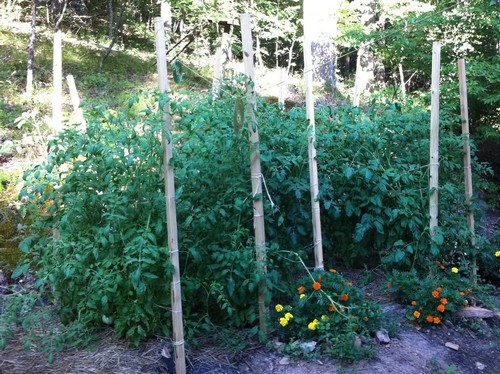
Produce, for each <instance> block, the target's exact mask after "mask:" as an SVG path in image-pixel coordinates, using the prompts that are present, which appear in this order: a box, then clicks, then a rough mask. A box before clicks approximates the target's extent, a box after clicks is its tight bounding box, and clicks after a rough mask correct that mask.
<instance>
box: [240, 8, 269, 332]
mask: <svg viewBox="0 0 500 374" xmlns="http://www.w3.org/2000/svg"><path fill="white" fill-rule="evenodd" d="M240 19H241V38H242V44H243V62H244V64H245V72H246V75H247V76H248V77H249V79H250V82H249V83H248V85H247V115H248V131H249V141H250V167H251V178H252V197H253V223H254V231H255V253H256V258H257V266H258V271H259V276H260V281H259V327H260V331H261V334H262V338H265V337H266V335H267V323H266V322H267V315H268V313H267V307H266V295H267V283H266V274H267V266H266V262H267V259H266V232H265V226H264V201H263V199H262V178H263V176H262V172H261V169H260V148H259V127H258V124H257V120H256V118H255V90H254V85H253V80H254V65H253V44H252V27H251V23H250V14H249V13H244V14H242V15H241V16H240Z"/></svg>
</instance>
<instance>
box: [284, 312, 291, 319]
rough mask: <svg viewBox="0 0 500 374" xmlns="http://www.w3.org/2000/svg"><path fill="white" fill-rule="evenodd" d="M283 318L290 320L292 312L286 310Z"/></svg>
mask: <svg viewBox="0 0 500 374" xmlns="http://www.w3.org/2000/svg"><path fill="white" fill-rule="evenodd" d="M285 318H286V320H287V321H290V320H291V319H292V318H293V314H292V313H290V312H288V313H286V314H285Z"/></svg>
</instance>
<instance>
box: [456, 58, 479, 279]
mask: <svg viewBox="0 0 500 374" xmlns="http://www.w3.org/2000/svg"><path fill="white" fill-rule="evenodd" d="M457 65H458V82H459V90H460V114H461V116H462V137H463V140H464V176H465V205H466V206H467V226H468V227H469V230H470V232H471V235H472V239H471V245H472V246H474V245H475V244H476V240H475V237H474V234H475V230H474V211H473V210H472V207H471V203H472V201H471V200H472V169H471V160H470V143H469V140H470V137H469V135H470V131H469V108H468V103H467V79H466V74H465V61H464V59H460V60H458V63H457ZM472 281H473V282H474V283H477V259H476V256H474V257H473V258H472Z"/></svg>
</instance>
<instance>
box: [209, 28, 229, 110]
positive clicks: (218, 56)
mask: <svg viewBox="0 0 500 374" xmlns="http://www.w3.org/2000/svg"><path fill="white" fill-rule="evenodd" d="M230 49H231V40H230V37H229V34H228V33H227V32H223V33H222V37H221V43H220V47H218V48H217V51H216V52H215V64H214V79H213V83H212V99H213V100H216V99H217V98H218V97H219V94H220V84H221V81H222V78H224V72H225V70H226V66H227V63H228V62H229V60H230V55H231V52H230Z"/></svg>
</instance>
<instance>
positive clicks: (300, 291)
mask: <svg viewBox="0 0 500 374" xmlns="http://www.w3.org/2000/svg"><path fill="white" fill-rule="evenodd" d="M305 290H306V288H305V287H304V286H300V287H299V288H297V291H299V294H303V293H304V292H305Z"/></svg>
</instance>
